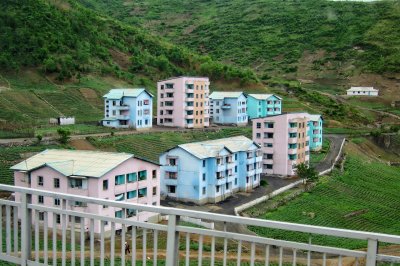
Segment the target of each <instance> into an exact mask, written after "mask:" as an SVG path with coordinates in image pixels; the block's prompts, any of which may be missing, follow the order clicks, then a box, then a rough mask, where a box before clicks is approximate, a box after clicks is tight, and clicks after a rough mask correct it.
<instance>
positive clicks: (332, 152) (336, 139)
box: [315, 134, 345, 172]
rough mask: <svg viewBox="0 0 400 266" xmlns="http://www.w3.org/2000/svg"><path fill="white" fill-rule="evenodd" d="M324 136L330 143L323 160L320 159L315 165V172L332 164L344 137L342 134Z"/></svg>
mask: <svg viewBox="0 0 400 266" xmlns="http://www.w3.org/2000/svg"><path fill="white" fill-rule="evenodd" d="M325 138H327V139H329V140H330V142H331V145H330V148H329V152H328V154H327V155H326V156H325V158H324V160H322V161H321V162H319V163H318V164H317V165H316V166H315V170H316V171H317V172H322V171H325V170H327V169H329V168H330V167H331V166H332V164H333V162H334V161H335V159H336V157H337V156H338V154H339V151H340V146H341V145H342V142H343V139H344V138H345V137H344V135H335V134H325Z"/></svg>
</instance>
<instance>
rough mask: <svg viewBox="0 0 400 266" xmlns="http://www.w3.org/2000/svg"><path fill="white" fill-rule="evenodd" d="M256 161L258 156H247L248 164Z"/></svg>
mask: <svg viewBox="0 0 400 266" xmlns="http://www.w3.org/2000/svg"><path fill="white" fill-rule="evenodd" d="M255 162H256V157H254V156H253V157H251V158H247V161H246V163H247V164H252V163H255Z"/></svg>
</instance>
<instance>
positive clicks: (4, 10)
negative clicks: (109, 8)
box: [0, 0, 261, 136]
mask: <svg viewBox="0 0 400 266" xmlns="http://www.w3.org/2000/svg"><path fill="white" fill-rule="evenodd" d="M0 51H1V53H0V94H1V97H0V129H3V131H4V130H8V131H9V130H14V131H15V130H18V129H19V128H20V129H21V131H24V130H25V129H26V128H27V127H28V128H32V127H33V126H37V125H44V124H46V123H47V121H48V118H50V117H54V116H57V115H60V114H63V115H75V116H76V117H77V119H78V122H79V123H89V122H90V123H95V122H96V121H98V120H99V119H101V118H102V112H103V111H102V110H103V107H102V100H101V96H102V95H103V94H104V92H105V91H106V90H108V89H109V88H111V87H115V86H145V87H147V88H148V89H150V90H151V91H152V92H154V91H155V81H156V80H158V79H161V78H165V77H169V76H175V75H182V74H187V75H206V76H209V77H210V78H211V80H212V81H213V82H222V81H223V82H228V83H230V84H236V85H235V86H240V85H244V84H247V85H248V86H252V87H253V88H255V89H257V88H258V89H259V88H261V86H260V85H259V84H258V79H257V77H256V76H255V75H254V73H253V72H252V71H251V70H246V69H243V68H238V67H234V66H229V65H225V64H222V63H219V62H216V61H213V60H212V59H210V58H209V57H206V56H201V55H198V54H195V53H192V52H190V51H189V50H188V49H186V48H183V47H180V46H177V45H173V44H170V43H168V42H166V41H165V40H163V39H162V38H159V37H157V36H153V35H150V34H148V33H146V32H144V31H143V30H141V29H140V28H139V27H131V26H126V25H125V24H123V23H121V22H119V21H116V20H114V19H112V18H109V17H106V16H101V15H99V14H97V13H95V12H93V11H91V10H89V9H87V8H84V7H82V6H81V5H80V4H79V3H77V2H76V1H74V0H70V1H67V0H65V1H64V0H27V1H12V0H5V1H1V3H0ZM0 131H2V130H0ZM4 134H5V133H4ZM17 135H18V134H17ZM22 135H23V132H22ZM0 136H2V134H1V132H0Z"/></svg>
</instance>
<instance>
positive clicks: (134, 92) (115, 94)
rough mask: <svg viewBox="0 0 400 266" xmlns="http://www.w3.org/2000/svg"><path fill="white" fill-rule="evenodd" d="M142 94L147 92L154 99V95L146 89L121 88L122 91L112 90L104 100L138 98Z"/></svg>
mask: <svg viewBox="0 0 400 266" xmlns="http://www.w3.org/2000/svg"><path fill="white" fill-rule="evenodd" d="M142 92H146V93H147V94H148V95H150V96H151V97H153V95H152V94H151V93H150V92H148V91H147V90H146V89H144V88H138V89H125V88H120V89H112V90H110V91H109V92H108V93H107V94H106V95H104V96H103V97H104V98H108V99H121V98H122V97H134V98H136V97H138V96H139V95H140V94H141V93H142Z"/></svg>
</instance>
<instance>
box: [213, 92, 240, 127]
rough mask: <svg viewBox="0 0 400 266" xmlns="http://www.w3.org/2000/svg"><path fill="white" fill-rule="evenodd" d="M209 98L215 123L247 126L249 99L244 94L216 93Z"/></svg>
mask: <svg viewBox="0 0 400 266" xmlns="http://www.w3.org/2000/svg"><path fill="white" fill-rule="evenodd" d="M209 98H210V103H211V108H210V116H211V118H212V121H213V123H215V124H235V125H238V126H245V125H247V122H248V117H247V99H246V96H245V95H244V93H243V92H224V91H215V92H213V93H211V94H210V96H209Z"/></svg>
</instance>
